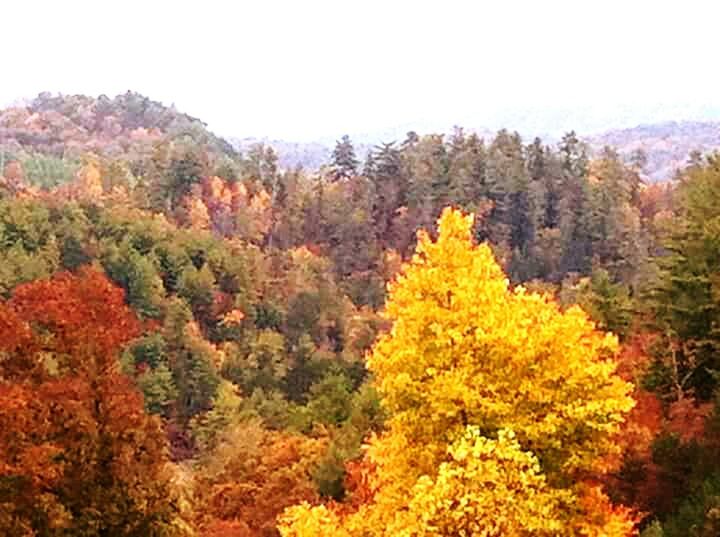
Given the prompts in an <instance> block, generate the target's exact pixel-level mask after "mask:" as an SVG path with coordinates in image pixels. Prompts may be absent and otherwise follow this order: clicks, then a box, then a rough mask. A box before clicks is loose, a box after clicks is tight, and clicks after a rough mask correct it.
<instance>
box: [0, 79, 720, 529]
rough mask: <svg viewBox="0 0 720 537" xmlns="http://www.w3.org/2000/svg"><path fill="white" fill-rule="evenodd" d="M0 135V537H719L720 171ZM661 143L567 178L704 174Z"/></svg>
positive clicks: (642, 138) (145, 138)
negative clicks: (639, 160) (658, 179)
mask: <svg viewBox="0 0 720 537" xmlns="http://www.w3.org/2000/svg"><path fill="white" fill-rule="evenodd" d="M0 127H1V128H2V135H1V136H0V408H3V409H6V411H5V412H0V535H21V536H34V537H56V536H57V535H60V533H58V531H59V532H61V534H62V535H83V536H87V537H92V536H96V535H143V536H145V535H147V536H150V537H153V536H162V537H221V536H222V537H281V536H284V537H317V536H318V535H342V536H346V537H360V536H362V537H394V536H395V535H413V536H416V537H417V536H425V537H430V536H432V537H443V536H453V535H459V534H467V535H478V534H479V532H484V533H483V534H488V535H490V534H492V535H534V536H535V535H537V536H540V535H542V536H549V535H563V536H564V535H568V536H570V535H573V536H574V535H604V536H607V537H637V532H636V531H635V530H636V529H637V530H642V531H643V533H642V534H641V535H642V537H658V535H662V536H663V537H685V536H687V535H698V537H716V536H717V535H720V527H718V525H717V522H718V518H717V516H716V514H715V513H716V512H717V508H718V506H719V504H718V498H720V464H718V461H720V443H719V442H718V437H717V431H718V424H720V406H719V405H718V401H720V378H718V376H717V375H716V374H715V372H716V371H719V370H720V361H718V356H720V352H718V350H719V349H720V335H719V334H718V331H717V330H716V327H717V326H718V324H719V323H720V308H718V301H717V295H718V286H717V282H720V274H718V270H717V262H716V261H717V259H718V257H719V256H720V232H719V231H718V228H717V226H712V225H708V222H712V221H713V220H715V221H716V220H718V219H720V212H719V209H718V208H720V173H719V172H718V168H717V163H716V160H713V159H709V160H707V161H702V160H701V161H699V162H698V163H697V165H695V166H692V167H689V168H687V170H686V172H685V174H684V180H683V181H669V182H666V183H658V184H653V185H646V184H643V181H642V176H641V172H640V170H639V169H638V167H637V166H636V165H635V164H634V163H633V162H628V161H627V159H624V158H623V157H622V156H620V155H619V154H618V152H616V151H613V150H609V151H595V152H593V154H592V155H590V158H588V155H587V144H586V143H584V142H583V141H582V140H581V139H579V138H578V136H577V135H576V134H574V133H569V134H567V135H565V136H563V137H562V138H561V139H559V140H557V139H552V138H551V139H545V141H544V142H543V141H541V140H540V139H535V140H533V139H532V138H526V139H524V140H523V139H522V138H521V136H520V135H519V134H518V133H515V132H509V131H508V130H501V131H499V132H498V133H497V134H492V133H487V132H473V131H471V130H463V129H455V130H453V131H452V132H449V133H448V132H447V131H445V130H444V129H433V128H432V126H430V125H428V126H427V128H428V130H426V131H419V132H421V133H425V132H440V133H443V134H420V135H419V134H415V133H410V134H407V130H404V129H402V128H401V127H399V128H398V131H397V132H394V133H393V132H390V131H385V133H384V135H383V136H382V138H380V139H379V140H378V141H386V142H389V141H392V140H397V141H398V142H399V143H383V144H382V145H381V146H380V147H379V148H377V149H374V150H373V152H372V154H371V158H368V159H367V160H366V162H361V160H364V159H363V153H364V152H365V151H366V150H367V148H368V147H370V145H369V144H371V143H372V139H371V137H370V135H357V136H355V137H352V142H353V143H351V142H350V140H349V139H345V138H343V139H341V142H340V144H339V145H338V146H337V147H336V148H334V147H333V146H334V143H335V140H334V139H330V140H325V141H322V142H318V143H317V144H311V145H309V146H307V147H306V146H304V145H302V144H287V145H282V144H283V142H274V141H272V140H263V139H260V140H247V139H246V140H241V141H239V142H238V141H236V142H234V143H235V144H236V145H237V146H239V148H240V149H242V153H244V154H241V153H240V152H238V151H237V150H236V149H234V148H233V147H231V146H230V145H229V143H228V142H226V141H224V140H223V139H221V138H218V137H217V136H215V135H213V134H212V133H211V132H210V131H209V130H208V128H207V127H206V126H205V125H204V124H203V123H202V122H201V121H200V120H197V119H195V118H193V117H190V116H187V115H185V114H182V113H181V112H178V111H177V110H175V109H174V108H173V107H167V106H164V105H162V104H161V103H158V102H155V101H151V100H150V99H147V98H145V97H143V96H141V95H138V94H133V93H128V94H124V95H120V96H118V97H116V98H114V99H108V98H105V97H100V98H97V99H94V98H91V97H82V96H66V97H62V96H60V97H53V96H50V95H49V94H44V95H41V96H40V97H38V98H37V99H35V100H34V101H32V102H31V103H29V104H27V105H23V106H17V107H14V108H9V109H7V110H5V111H0ZM662 128H664V129H665V132H664V133H663V132H661V127H659V126H657V127H652V126H651V127H643V128H640V129H637V130H635V131H633V130H630V131H628V132H626V133H624V134H623V133H619V134H617V135H616V137H615V138H612V137H609V138H608V140H603V139H598V140H596V141H594V142H593V148H597V147H598V146H602V145H603V143H605V141H613V140H614V141H616V142H617V145H618V147H619V148H620V150H621V151H622V152H623V153H628V152H632V151H633V150H634V149H637V148H638V147H640V146H638V145H637V144H638V143H639V144H642V143H646V144H647V148H646V149H647V150H648V151H649V152H650V153H651V151H652V150H653V148H655V147H656V146H657V145H658V143H657V142H655V141H656V140H661V139H663V136H664V137H665V139H666V143H667V144H671V143H673V142H672V140H674V139H677V140H678V146H680V145H681V143H684V144H685V146H682V147H681V148H680V149H679V150H678V151H684V150H689V149H690V147H692V145H693V144H694V143H695V140H704V141H705V142H706V143H707V144H708V145H707V147H712V146H713V145H714V144H715V141H714V139H713V137H712V136H711V135H710V134H708V133H707V132H706V131H704V130H703V128H701V127H700V126H698V125H695V126H693V127H692V128H691V127H689V126H687V124H678V125H666V126H664V127H662ZM643 129H644V130H643ZM403 131H404V132H403ZM350 133H351V134H352V131H350ZM698 133H705V134H703V135H702V136H700V135H699V134H698ZM257 143H260V144H262V145H261V146H259V147H258V146H257V145H256V144H257ZM634 144H635V145H634ZM270 145H275V146H276V147H277V150H278V151H279V152H280V153H281V155H280V156H278V155H277V154H276V153H275V152H274V151H272V150H269V149H268V146H270ZM683 147H684V148H685V149H683ZM331 148H333V151H332V155H331V153H330V149H331ZM282 153H285V156H283V155H282ZM316 154H317V157H316V156H313V155H316ZM678 154H680V153H678ZM279 157H280V159H283V158H284V159H288V158H296V159H310V158H316V160H314V161H312V165H309V166H308V168H310V169H306V170H300V169H284V168H287V164H284V162H287V160H285V161H283V162H280V163H281V164H282V165H278V163H279ZM329 158H332V160H333V162H332V165H330V166H326V167H322V166H323V164H324V163H325V162H327V160H328V159H329ZM650 158H651V163H654V162H655V160H652V159H654V158H655V157H654V153H651V154H650ZM676 158H678V159H679V158H682V157H676ZM318 166H320V167H321V168H320V169H319V170H317V169H314V168H317V167H318ZM423 230H424V231H423ZM673 230H679V231H680V233H668V231H673ZM667 251H673V252H676V253H677V255H673V256H667V255H666V252H667ZM516 284H521V286H520V285H518V286H517V287H516ZM571 306H577V307H571ZM606 332H609V333H606ZM610 333H612V334H610ZM366 448H367V449H366ZM457 505H466V506H468V510H458V509H456V507H455V506H457ZM395 513H401V515H400V516H399V517H396V516H395ZM403 513H404V514H403ZM425 513H428V516H427V517H425ZM458 514H459V515H460V516H458ZM388 517H389V518H388ZM498 521H499V522H498ZM386 522H387V524H386ZM565 527H571V528H578V530H577V531H574V530H571V531H569V532H565V531H560V530H561V529H562V528H565ZM700 527H702V528H703V532H702V533H697V532H694V528H700ZM386 528H388V529H386ZM478 528H479V529H478ZM436 529H437V531H436ZM56 530H57V531H56ZM705 530H707V531H705Z"/></svg>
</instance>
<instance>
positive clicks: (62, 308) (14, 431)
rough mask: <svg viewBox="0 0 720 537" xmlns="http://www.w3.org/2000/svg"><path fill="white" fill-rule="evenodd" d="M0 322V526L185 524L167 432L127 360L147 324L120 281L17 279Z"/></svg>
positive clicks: (92, 275) (86, 531)
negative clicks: (123, 359)
mask: <svg viewBox="0 0 720 537" xmlns="http://www.w3.org/2000/svg"><path fill="white" fill-rule="evenodd" d="M0 325H2V328H3V331H2V335H3V336H2V339H1V340H0V354H2V356H3V360H2V361H0V405H2V408H3V410H4V411H3V412H2V413H0V513H2V514H0V533H3V534H5V535H34V536H37V537H46V536H47V537H51V536H52V537H55V536H61V535H77V536H87V537H90V536H97V535H125V536H128V537H129V536H138V537H139V536H141V535H143V536H145V535H148V536H158V537H159V536H161V535H163V536H165V535H179V534H181V533H183V531H184V530H182V529H181V526H182V524H180V521H179V509H178V505H177V504H176V503H175V495H174V491H173V486H172V485H171V479H172V475H171V473H170V467H169V466H168V458H167V446H166V441H165V436H164V433H163V431H162V429H161V426H160V423H159V421H158V420H157V419H155V418H153V417H150V416H148V415H147V414H145V412H144V411H143V403H142V397H141V396H140V394H139V393H138V391H137V389H136V388H135V387H134V386H133V385H132V383H131V382H130V379H128V378H127V377H126V376H125V375H123V374H121V373H120V371H119V363H118V360H117V353H118V350H119V348H120V347H121V346H122V345H124V344H125V343H126V342H127V341H128V340H129V339H130V338H132V337H134V335H136V334H137V333H138V328H139V323H138V321H137V318H136V317H135V316H134V314H133V313H132V312H131V311H130V310H129V308H128V307H127V306H126V305H125V303H124V297H123V292H122V290H121V289H119V288H117V287H115V286H114V285H112V283H111V282H110V281H109V280H108V279H107V278H106V277H105V276H104V275H103V274H101V273H99V272H97V271H93V270H88V269H86V270H83V271H81V272H80V273H79V274H77V275H73V274H68V273H63V274H60V275H58V276H56V277H54V278H53V279H52V280H44V281H43V280H41V281H36V282H32V283H29V284H25V285H22V286H20V287H18V288H17V289H16V290H15V293H14V296H13V298H12V299H11V300H10V301H9V302H7V303H4V304H0ZM5 328H10V329H11V330H12V331H11V332H6V331H5V330H4V329H5ZM7 410H10V412H7Z"/></svg>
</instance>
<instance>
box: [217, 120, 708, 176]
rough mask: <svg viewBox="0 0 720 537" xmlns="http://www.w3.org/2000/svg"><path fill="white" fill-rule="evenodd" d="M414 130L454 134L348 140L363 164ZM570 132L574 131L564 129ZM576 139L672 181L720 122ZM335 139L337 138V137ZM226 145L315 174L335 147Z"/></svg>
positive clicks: (250, 141)
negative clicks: (635, 158) (378, 148)
mask: <svg viewBox="0 0 720 537" xmlns="http://www.w3.org/2000/svg"><path fill="white" fill-rule="evenodd" d="M411 130H416V132H418V133H419V134H428V133H439V132H442V133H447V134H449V133H451V132H452V128H448V127H445V128H443V127H438V126H427V127H426V128H424V129H422V130H418V129H414V128H413V126H411V125H403V126H398V127H396V128H394V129H384V130H382V131H380V130H378V131H377V132H365V133H355V134H352V133H351V134H349V136H350V138H351V140H352V141H353V144H354V145H355V149H356V152H357V155H358V156H359V158H361V159H363V158H365V156H366V155H367V152H368V151H369V150H370V149H371V148H372V147H373V146H375V145H377V144H380V143H382V142H392V141H397V142H398V143H399V142H401V141H402V140H403V139H404V138H405V135H406V133H407V132H409V131H411ZM465 130H466V131H471V132H476V133H477V134H478V135H479V136H481V137H483V138H485V139H488V138H491V137H492V136H493V135H494V134H495V132H494V131H492V130H490V129H469V128H465ZM568 130H573V129H568ZM574 130H576V132H578V134H579V136H580V138H581V139H582V140H584V141H586V142H587V143H588V144H589V146H590V148H591V150H593V151H600V150H602V148H603V147H604V146H606V145H609V146H612V147H614V148H616V149H617V150H618V151H619V152H620V154H621V155H623V156H627V157H629V156H630V155H631V154H632V153H633V152H635V151H637V150H642V151H643V152H644V153H645V155H646V156H647V164H646V166H645V169H644V171H645V175H646V177H647V178H648V179H650V180H652V181H661V180H664V179H669V178H671V177H672V176H673V175H674V174H675V172H676V171H677V170H678V169H680V168H682V167H683V165H684V164H685V163H686V162H687V160H688V157H689V156H690V153H691V152H693V151H700V152H701V153H708V152H711V151H714V150H717V149H720V121H665V122H658V123H648V124H641V125H638V126H635V127H631V128H622V129H609V130H604V131H599V132H598V133H596V134H588V132H587V131H585V132H583V131H582V130H579V129H574ZM520 134H521V135H522V136H523V138H524V139H525V140H526V141H527V142H529V141H531V140H532V138H533V137H534V136H536V135H537V136H540V137H541V138H542V139H543V141H545V142H546V143H555V142H557V141H558V140H559V138H560V135H558V134H555V133H553V134H548V133H537V134H531V135H528V134H527V133H526V132H522V131H521V132H520ZM337 138H340V136H338V137H337ZM229 141H230V142H231V143H232V144H233V145H234V146H235V147H237V148H238V149H240V150H241V151H246V150H248V149H249V148H250V147H251V146H252V145H254V144H257V143H264V144H266V145H270V146H272V147H273V148H274V149H275V150H276V151H277V152H278V154H279V160H280V164H281V165H282V166H284V167H288V168H291V167H295V166H298V165H300V166H302V167H304V168H307V169H315V168H318V167H320V166H322V165H323V164H326V163H327V162H328V161H329V159H330V155H331V154H332V150H333V147H334V144H335V140H334V139H333V138H330V137H326V138H322V139H319V140H316V141H310V142H298V141H291V140H279V139H271V138H267V137H266V138H255V137H247V138H230V139H229Z"/></svg>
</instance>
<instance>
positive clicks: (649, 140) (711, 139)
mask: <svg viewBox="0 0 720 537" xmlns="http://www.w3.org/2000/svg"><path fill="white" fill-rule="evenodd" d="M586 141H587V142H588V143H589V144H590V146H591V147H593V148H594V149H598V148H602V147H603V146H605V145H609V146H612V147H615V148H616V149H617V150H618V151H619V152H620V153H621V154H623V155H628V154H630V153H632V152H633V151H636V150H638V149H641V150H643V151H644V152H645V154H646V155H647V165H646V166H645V174H646V175H647V176H648V177H649V178H650V179H652V180H654V181H660V180H663V179H669V178H671V177H672V176H673V175H674V174H675V173H676V172H677V170H679V169H681V168H682V167H684V166H685V164H686V163H687V160H688V157H689V155H690V153H691V152H692V151H695V150H697V151H700V152H701V153H709V152H712V151H716V150H718V149H720V121H679V122H678V121H667V122H663V123H655V124H648V125H639V126H637V127H634V128H631V129H617V130H610V131H607V132H605V133H602V134H599V135H596V136H591V137H587V138H586Z"/></svg>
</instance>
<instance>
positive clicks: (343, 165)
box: [331, 134, 360, 181]
mask: <svg viewBox="0 0 720 537" xmlns="http://www.w3.org/2000/svg"><path fill="white" fill-rule="evenodd" d="M359 164H360V162H359V161H358V160H357V158H356V157H355V148H354V147H353V144H352V142H351V141H350V137H349V136H348V135H347V134H346V135H344V136H343V137H342V139H341V140H339V141H337V142H335V149H334V150H333V153H332V161H331V168H332V170H333V172H332V173H333V178H334V179H335V180H336V181H339V180H340V179H348V178H350V177H354V176H355V175H356V174H357V170H358V165H359Z"/></svg>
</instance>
